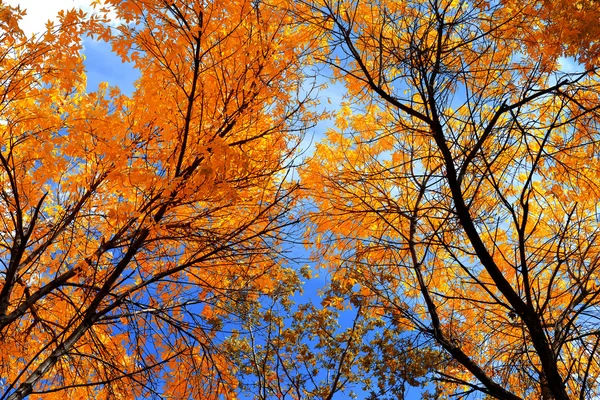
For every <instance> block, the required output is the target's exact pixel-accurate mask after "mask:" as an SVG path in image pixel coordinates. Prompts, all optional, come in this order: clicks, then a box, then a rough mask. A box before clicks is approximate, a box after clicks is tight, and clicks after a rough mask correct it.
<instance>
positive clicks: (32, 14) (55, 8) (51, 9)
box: [3, 0, 116, 36]
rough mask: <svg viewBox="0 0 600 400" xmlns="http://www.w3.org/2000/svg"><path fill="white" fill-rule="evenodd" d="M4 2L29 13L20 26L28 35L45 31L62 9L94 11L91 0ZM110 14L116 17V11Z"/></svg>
mask: <svg viewBox="0 0 600 400" xmlns="http://www.w3.org/2000/svg"><path fill="white" fill-rule="evenodd" d="M3 2H4V4H8V5H10V6H13V7H16V6H19V7H21V9H22V10H26V12H27V15H25V17H24V18H23V19H22V20H21V22H20V23H19V26H20V27H21V29H22V30H23V32H25V34H26V35H27V36H31V35H33V34H37V33H40V32H43V31H44V30H45V29H46V23H47V22H48V20H51V21H55V20H56V16H57V14H58V12H59V11H61V10H70V9H73V8H75V9H81V10H83V11H84V12H86V13H87V14H88V15H90V14H92V13H93V12H94V8H93V7H92V6H91V5H90V3H91V2H92V1H91V0H52V1H49V0H45V1H40V0H4V1H3ZM109 16H110V17H112V18H111V19H113V20H115V19H116V15H115V13H114V12H112V13H111V14H110V15H109Z"/></svg>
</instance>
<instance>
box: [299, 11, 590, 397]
mask: <svg viewBox="0 0 600 400" xmlns="http://www.w3.org/2000/svg"><path fill="white" fill-rule="evenodd" d="M555 3H556V4H555ZM567 3H569V4H572V3H571V2H531V3H530V2H527V4H526V3H524V2H510V1H506V2H487V1H485V2H484V1H474V2H471V1H465V2H460V1H445V0H434V1H428V2H420V1H406V2H377V3H367V2H361V1H344V2H341V1H340V2H337V1H314V2H311V1H307V2H304V3H303V6H304V7H303V8H302V9H301V10H300V11H298V13H299V14H300V15H301V18H303V19H304V20H306V21H321V22H320V23H319V24H320V26H321V27H322V32H323V33H322V34H323V35H324V36H325V37H326V39H325V41H326V42H327V43H328V46H329V48H328V51H327V52H326V53H324V55H323V56H322V57H323V59H322V61H323V62H325V63H327V64H328V65H330V67H331V68H332V70H333V71H334V73H335V74H336V79H337V80H338V81H340V82H343V83H344V85H345V87H346V90H347V98H346V101H345V102H344V103H343V104H342V106H341V107H340V109H339V110H338V111H337V118H336V121H335V123H336V126H335V128H334V129H330V130H329V131H328V132H327V134H326V138H325V139H324V140H323V141H322V143H320V144H318V145H317V149H316V153H315V156H314V158H313V159H312V160H311V161H310V163H309V165H307V166H306V167H305V168H304V170H303V175H302V181H303V182H304V184H305V185H306V186H307V187H308V190H309V191H310V193H311V196H312V197H311V198H312V199H313V201H314V202H315V203H316V204H317V207H318V211H316V212H313V213H312V217H311V218H312V221H313V223H314V228H313V229H314V231H315V235H316V238H317V240H318V246H319V249H320V253H319V254H320V257H322V259H323V263H324V264H325V268H328V269H329V270H330V271H331V273H332V274H333V276H334V278H332V279H333V280H334V281H341V282H351V283H352V285H348V284H339V285H337V287H338V289H337V290H338V291H339V293H340V294H339V295H340V296H342V295H344V294H346V293H348V291H349V288H348V287H349V286H354V285H359V287H360V288H359V289H358V290H359V292H360V294H361V296H362V299H363V301H362V303H361V304H362V306H363V307H366V306H369V307H371V308H372V309H375V310H378V312H380V313H383V314H384V315H385V316H386V317H387V318H388V320H390V321H393V322H394V324H395V325H396V326H398V327H403V328H404V329H407V330H408V331H409V332H411V331H412V332H419V333H420V334H422V335H425V336H428V337H429V338H431V340H433V341H435V343H436V345H437V347H439V348H440V349H442V350H443V355H444V357H445V358H446V362H444V363H441V364H439V365H437V366H436V371H435V373H434V378H435V379H436V382H437V383H436V384H437V387H438V390H439V394H440V395H444V396H455V397H459V398H461V397H469V395H471V394H472V395H473V396H475V397H477V396H481V395H482V394H483V395H488V396H490V397H494V398H500V399H519V398H543V399H567V398H581V399H583V398H593V397H595V396H598V395H599V390H600V387H599V385H598V383H599V379H600V365H599V364H598V354H597V350H598V344H599V343H600V342H599V340H600V339H599V338H600V337H599V336H598V332H599V331H598V328H599V327H600V321H598V319H597V313H598V306H599V298H600V289H599V284H600V281H599V278H600V275H599V273H600V264H598V254H599V253H598V252H599V250H600V248H599V246H598V241H597V237H598V222H599V219H598V213H597V202H598V196H599V195H600V188H599V187H598V180H597V177H598V173H599V172H600V165H599V164H598V159H599V157H598V154H599V153H598V145H597V143H598V126H599V125H598V123H599V120H598V118H599V116H600V115H599V114H598V107H599V106H598V104H600V102H599V101H600V99H599V97H598V95H599V89H600V87H599V84H598V74H597V71H596V69H595V68H594V67H593V65H594V62H593V61H594V59H595V58H594V57H596V55H595V54H594V52H596V50H595V47H593V46H592V48H590V47H586V46H583V48H579V47H578V46H582V45H585V44H586V43H588V42H589V41H590V40H593V41H595V40H597V37H593V36H592V39H590V38H587V39H586V38H585V37H584V35H583V30H582V31H580V33H581V35H579V34H575V30H576V29H578V28H579V29H584V28H585V27H587V25H585V24H586V22H585V21H589V19H586V20H584V21H577V24H581V25H573V24H566V26H565V27H564V29H563V30H562V31H558V29H559V28H558V25H559V24H561V22H558V21H555V20H553V19H544V18H554V15H555V13H561V11H557V10H559V9H560V7H561V6H564V7H565V8H564V9H563V10H567V9H570V8H571V7H577V8H579V7H580V6H581V7H585V8H587V5H586V4H587V2H578V3H577V4H578V5H577V6H575V5H573V6H570V5H567ZM590 4H591V2H590ZM594 15H596V16H597V14H594ZM560 16H561V18H562V19H560V21H565V20H566V19H567V18H570V17H571V16H570V15H569V14H567V13H564V14H560ZM590 18H593V17H590ZM582 25H583V27H584V28H582ZM596 25H597V24H596ZM569 29H573V30H572V31H568V30H569ZM591 32H593V31H591ZM540 33H543V34H545V35H547V37H546V38H542V37H541V36H540ZM533 39H536V40H537V43H539V46H533V44H532V43H533ZM556 43H562V44H563V45H564V46H562V47H561V46H556ZM588 50H589V51H588ZM576 51H577V55H581V57H582V58H581V59H582V61H586V62H587V69H585V68H584V66H581V67H580V68H581V71H580V72H576V73H574V72H570V71H569V73H567V72H565V71H561V69H560V63H559V62H558V61H560V60H559V56H561V55H563V54H567V55H575V52H576ZM404 334H406V333H404ZM400 337H401V336H400Z"/></svg>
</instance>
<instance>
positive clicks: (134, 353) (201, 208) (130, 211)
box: [0, 0, 314, 399]
mask: <svg viewBox="0 0 600 400" xmlns="http://www.w3.org/2000/svg"><path fill="white" fill-rule="evenodd" d="M109 12H114V13H116V16H117V20H116V21H112V22H111V23H110V24H108V20H107V19H106V18H107V17H106V15H108V13H109ZM21 14H22V12H21V11H19V10H17V9H14V8H10V7H8V6H4V5H2V24H3V25H2V37H1V46H2V47H1V49H2V50H1V53H0V54H1V55H2V64H1V68H2V74H1V76H2V94H3V96H2V99H1V100H2V103H1V105H2V124H1V125H0V132H1V133H0V134H1V137H2V139H1V140H2V148H1V151H0V164H1V168H0V169H1V171H0V181H1V185H2V191H1V194H0V221H1V222H0V223H1V230H2V237H1V238H0V260H1V262H2V267H1V271H2V275H1V278H0V279H1V282H2V289H1V291H0V331H1V332H2V333H1V335H2V336H1V343H2V352H1V354H0V368H1V370H0V376H1V377H2V378H1V382H2V386H3V392H2V394H1V395H0V396H1V398H2V399H16V398H23V397H25V396H27V395H30V394H31V395H43V398H64V397H65V396H67V397H68V398H95V399H101V398H110V399H113V398H132V397H137V398H145V397H150V396H153V395H158V394H159V393H167V394H168V395H167V396H168V397H170V398H188V397H194V398H205V399H208V398H221V397H227V398H229V397H232V396H233V393H235V392H236V390H237V386H238V383H237V378H236V370H235V369H234V368H235V363H232V362H231V360H230V359H229V355H228V354H227V353H226V352H225V351H224V348H223V344H222V342H223V335H222V334H220V332H221V331H222V330H223V329H224V327H226V326H227V324H228V323H230V321H235V320H237V319H238V317H237V315H238V314H239V312H240V310H241V307H240V306H239V304H241V303H243V304H244V305H245V307H250V308H252V307H258V306H259V305H260V304H259V303H260V298H261V297H262V296H267V297H268V296H273V295H277V296H281V297H286V296H288V295H289V294H290V293H292V292H293V291H294V290H296V288H297V285H298V282H299V281H298V278H297V277H296V274H295V272H294V271H293V270H292V269H290V268H289V267H287V266H286V265H285V260H284V259H283V258H282V257H281V256H280V254H278V249H279V248H280V242H281V240H282V239H284V236H285V228H286V227H287V226H289V225H291V224H293V223H294V220H293V219H290V218H289V211H290V209H291V208H292V207H293V206H294V202H295V197H296V193H297V187H298V186H297V184H296V183H295V182H293V181H292V180H290V179H288V178H287V175H288V173H289V170H290V167H291V166H292V165H293V160H294V157H295V147H296V145H297V143H298V140H299V137H300V136H298V134H299V133H300V132H301V131H302V130H303V129H305V128H306V126H307V123H312V122H311V121H312V120H313V119H314V116H312V115H311V113H310V112H309V111H307V110H306V105H307V102H306V101H307V100H306V99H303V98H302V97H301V96H300V92H301V87H300V85H301V83H302V80H303V71H302V66H301V65H300V63H299V56H300V55H301V51H302V48H300V47H299V46H297V44H296V40H298V39H299V38H301V37H302V35H303V33H302V31H301V29H299V28H295V27H294V26H292V25H291V24H290V21H289V16H288V15H287V13H286V12H284V11H282V10H281V9H275V8H272V7H271V8H269V7H259V6H258V5H257V4H256V3H252V2H250V1H246V0H239V1H229V2H202V1H197V2H188V1H175V2H164V1H158V0H156V1H138V0H135V1H112V2H105V3H104V5H103V8H100V9H98V10H97V13H96V16H94V17H91V18H90V17H87V16H86V15H85V14H84V13H82V12H80V11H75V10H72V11H68V12H63V13H61V14H60V18H59V21H58V23H57V24H56V25H52V24H51V23H49V25H48V26H47V29H46V32H45V33H44V34H43V35H40V36H38V37H35V38H33V39H31V38H27V37H25V36H24V35H23V34H22V33H21V32H20V31H19V30H18V29H17V24H18V19H19V16H20V15H21ZM84 35H88V36H90V35H91V36H94V37H97V38H99V39H101V40H107V41H109V42H110V43H111V44H112V46H113V48H114V51H115V52H116V53H117V54H119V55H121V56H122V58H123V59H124V60H131V61H132V62H134V63H135V67H136V68H137V69H138V70H139V73H140V77H139V79H138V81H137V82H136V89H135V91H134V93H132V94H131V95H130V96H126V95H123V94H121V93H120V92H119V90H118V88H114V87H108V86H107V85H106V84H102V85H100V87H99V88H98V89H97V90H96V91H94V92H87V91H86V82H85V75H84V68H83V60H82V55H81V49H82V47H81V46H82V41H81V40H82V37H83V36H84ZM306 121H308V122H306Z"/></svg>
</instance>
